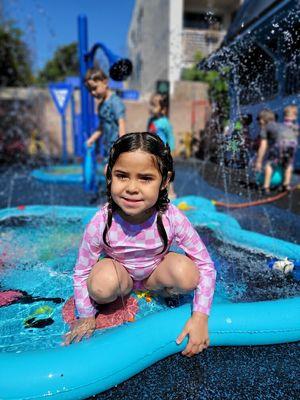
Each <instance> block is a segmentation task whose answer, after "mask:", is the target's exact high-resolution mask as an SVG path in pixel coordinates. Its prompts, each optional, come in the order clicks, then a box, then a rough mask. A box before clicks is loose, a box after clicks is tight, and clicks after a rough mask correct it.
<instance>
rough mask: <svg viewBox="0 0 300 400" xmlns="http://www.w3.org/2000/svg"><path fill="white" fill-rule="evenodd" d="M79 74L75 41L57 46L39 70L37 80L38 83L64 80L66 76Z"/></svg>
mask: <svg viewBox="0 0 300 400" xmlns="http://www.w3.org/2000/svg"><path fill="white" fill-rule="evenodd" d="M78 74H79V62H78V55H77V43H76V42H74V43H71V44H69V45H66V46H61V47H59V48H58V49H57V50H56V52H55V53H54V57H53V58H52V60H49V61H48V62H47V64H46V65H45V67H44V68H43V69H42V70H41V71H40V72H39V74H38V78H37V81H38V82H39V83H47V82H55V81H61V80H64V79H65V78H66V77H67V76H74V75H78Z"/></svg>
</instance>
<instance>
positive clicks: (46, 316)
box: [23, 306, 54, 328]
mask: <svg viewBox="0 0 300 400" xmlns="http://www.w3.org/2000/svg"><path fill="white" fill-rule="evenodd" d="M53 312H54V310H53V308H52V307H49V306H41V307H39V308H37V309H36V310H34V312H33V313H32V314H30V315H29V316H28V317H27V318H26V319H25V320H24V321H23V323H24V327H25V328H44V327H45V326H48V325H51V324H53V322H54V320H53V319H52V318H51V317H52V314H53Z"/></svg>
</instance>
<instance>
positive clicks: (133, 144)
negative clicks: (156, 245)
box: [103, 132, 175, 253]
mask: <svg viewBox="0 0 300 400" xmlns="http://www.w3.org/2000/svg"><path fill="white" fill-rule="evenodd" d="M137 150H142V151H144V152H146V153H149V154H151V155H153V156H154V157H155V158H156V161H157V166H158V169H159V172H160V173H161V176H162V183H161V186H163V184H164V183H165V182H166V180H167V178H168V173H169V172H171V178H170V181H173V180H174V176H175V172H174V169H173V159H172V156H171V151H170V147H169V146H168V144H166V145H165V144H164V142H163V141H162V140H161V139H160V137H159V136H157V135H155V134H152V133H149V132H134V133H127V134H126V135H123V136H121V137H120V138H119V139H118V140H116V141H115V143H114V144H113V146H112V148H111V150H110V155H109V160H108V165H107V170H106V195H107V201H108V216H107V222H106V225H105V228H104V231H103V241H104V243H105V244H106V245H107V246H109V244H108V242H107V233H108V230H109V228H110V227H111V223H112V215H113V212H114V211H115V210H116V209H117V207H118V206H117V205H116V204H115V202H114V201H113V199H112V196H111V182H112V169H113V166H114V165H115V162H116V161H117V159H118V157H119V156H120V155H121V154H122V153H126V152H133V151H137ZM169 202H170V200H169V198H168V191H167V188H164V189H161V190H160V191H159V195H158V199H157V202H156V204H155V207H156V210H157V211H158V214H157V229H158V232H159V234H160V237H161V239H162V241H163V243H164V247H163V250H162V252H161V253H163V252H164V251H165V250H166V248H167V246H168V236H167V233H166V231H165V228H164V226H163V223H162V214H163V213H164V212H165V211H166V209H167V207H168V203H169Z"/></svg>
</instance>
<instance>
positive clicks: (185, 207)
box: [177, 201, 195, 211]
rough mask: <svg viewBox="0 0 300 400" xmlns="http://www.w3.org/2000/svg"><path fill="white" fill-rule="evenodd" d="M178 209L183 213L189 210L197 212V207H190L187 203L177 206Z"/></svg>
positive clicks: (183, 202) (182, 202)
mask: <svg viewBox="0 0 300 400" xmlns="http://www.w3.org/2000/svg"><path fill="white" fill-rule="evenodd" d="M177 207H178V208H179V210H181V211H188V210H195V207H193V206H190V205H189V204H188V203H187V202H185V201H181V202H180V203H178V204H177Z"/></svg>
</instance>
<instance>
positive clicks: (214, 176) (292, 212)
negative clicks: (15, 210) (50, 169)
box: [0, 160, 300, 400]
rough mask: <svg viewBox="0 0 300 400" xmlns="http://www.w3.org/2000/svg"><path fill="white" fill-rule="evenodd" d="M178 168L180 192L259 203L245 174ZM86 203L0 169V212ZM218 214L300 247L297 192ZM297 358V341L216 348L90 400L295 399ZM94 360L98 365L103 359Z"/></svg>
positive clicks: (15, 170) (176, 359)
mask: <svg viewBox="0 0 300 400" xmlns="http://www.w3.org/2000/svg"><path fill="white" fill-rule="evenodd" d="M176 165H177V167H176V171H177V176H176V180H175V188H176V191H177V193H178V195H188V194H198V195H201V196H204V197H207V198H210V199H216V200H220V201H226V202H230V203H233V202H234V203H237V202H245V201H248V200H250V201H252V200H257V199H260V198H261V196H260V194H259V193H258V192H257V190H255V189H254V188H252V187H251V185H250V186H249V185H248V186H245V183H246V182H247V181H248V178H247V175H246V174H245V171H243V170H232V171H228V170H224V169H222V168H221V167H220V166H218V165H215V164H212V163H202V162H199V161H196V160H194V161H189V162H186V161H180V162H177V164H176ZM293 179H294V182H295V183H296V182H299V181H300V176H299V175H295V176H294V178H293ZM224 188H225V190H224ZM90 199H91V196H90V195H88V194H86V193H84V192H83V190H82V188H81V187H80V186H74V185H46V184H44V183H40V182H37V181H35V180H34V179H32V178H31V177H30V170H29V169H28V167H18V166H11V167H9V168H8V167H3V166H2V167H1V168H0V208H6V207H13V206H18V205H30V204H52V205H54V204H55V205H70V206H71V205H83V206H88V205H90ZM221 210H223V211H224V212H229V213H230V214H231V215H233V216H234V217H235V218H237V220H238V221H239V222H240V224H241V225H242V226H243V227H244V228H245V229H250V230H256V231H259V232H262V233H265V234H268V235H271V236H276V237H281V238H283V239H284V238H285V239H286V240H290V241H293V242H295V243H300V215H299V214H300V190H295V191H293V192H292V193H291V194H290V195H288V196H286V197H284V198H283V199H281V200H279V201H276V202H274V203H272V204H271V205H267V206H256V207H249V208H247V209H241V210H239V209H230V210H225V209H224V208H220V211H221ZM149 334H150V333H149ZM124 345H126V344H124ZM299 356H300V344H299V343H293V344H282V345H272V346H253V347H250V346H248V347H214V348H209V349H208V350H207V351H205V353H203V354H201V355H198V356H195V357H194V358H192V359H187V358H185V357H183V356H181V355H179V354H177V355H174V356H172V357H168V358H166V359H165V360H162V361H160V362H158V363H156V364H155V365H153V366H151V367H149V368H147V369H146V370H145V371H143V372H141V373H139V374H138V375H136V376H135V377H133V378H131V379H129V380H128V381H126V382H124V383H122V384H120V385H118V386H117V387H115V388H113V389H111V390H109V391H107V392H104V393H101V394H99V395H96V396H95V397H93V398H96V399H97V400H135V399H136V400H146V399H147V400H194V399H201V400H227V399H228V400H229V399H230V400H248V399H249V400H283V399H285V400H297V399H299V398H300V385H299V372H300V371H299ZM95 357H98V358H99V362H100V363H101V354H99V355H95ZM90 400H92V398H91V399H90Z"/></svg>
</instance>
